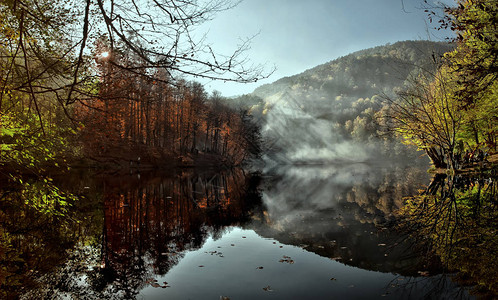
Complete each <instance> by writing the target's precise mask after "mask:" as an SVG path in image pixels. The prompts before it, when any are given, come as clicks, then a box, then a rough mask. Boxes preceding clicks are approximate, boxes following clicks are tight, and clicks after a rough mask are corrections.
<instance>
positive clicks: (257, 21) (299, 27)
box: [197, 0, 454, 96]
mask: <svg viewBox="0 0 498 300" xmlns="http://www.w3.org/2000/svg"><path fill="white" fill-rule="evenodd" d="M444 2H445V3H447V4H451V3H454V2H453V0H444ZM422 4H423V0H307V1H303V0H244V1H242V2H241V3H240V4H239V5H238V6H236V7H235V8H233V9H230V10H228V11H224V12H221V13H219V14H218V15H217V16H216V17H215V18H214V19H213V20H212V21H209V22H206V23H204V24H202V25H201V26H200V27H199V28H198V29H197V32H200V33H207V40H206V42H207V43H208V44H210V45H212V47H213V49H214V50H215V51H216V52H218V53H222V54H231V53H232V52H233V51H234V50H235V49H236V46H237V45H238V44H240V42H241V40H242V39H245V38H249V37H252V36H254V35H256V36H255V37H254V38H253V39H252V41H251V44H250V49H249V50H248V51H246V56H247V58H248V59H249V60H250V64H263V65H265V66H266V67H267V70H271V69H272V68H273V67H276V71H275V72H274V73H273V75H272V76H271V77H269V78H268V79H265V80H261V81H258V82H257V83H250V84H241V83H231V82H222V81H207V80H205V81H201V83H203V84H205V87H206V90H207V91H209V92H212V91H213V90H217V91H220V92H221V93H222V95H224V96H235V95H242V94H248V93H251V92H252V91H253V90H254V89H255V88H257V87H258V86H260V85H262V84H265V83H271V82H274V81H276V80H278V79H280V78H282V77H285V76H291V75H295V74H298V73H301V72H303V71H305V70H307V69H310V68H313V67H315V66H317V65H320V64H323V63H326V62H328V61H331V60H334V59H336V58H338V57H341V56H344V55H347V54H349V53H352V52H354V51H358V50H362V49H366V48H371V47H375V46H379V45H385V44H387V43H395V42H397V41H404V40H427V39H430V40H434V41H442V40H444V38H445V37H446V36H447V34H449V33H448V32H441V31H436V30H432V28H433V27H435V26H436V25H435V24H431V23H429V21H428V18H427V13H425V12H424V10H423V9H422Z"/></svg>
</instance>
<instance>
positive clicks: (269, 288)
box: [263, 286, 273, 292]
mask: <svg viewBox="0 0 498 300" xmlns="http://www.w3.org/2000/svg"><path fill="white" fill-rule="evenodd" d="M263 291H265V292H273V290H272V289H271V287H270V286H266V287H264V288H263Z"/></svg>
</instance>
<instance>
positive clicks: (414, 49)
mask: <svg viewBox="0 0 498 300" xmlns="http://www.w3.org/2000/svg"><path fill="white" fill-rule="evenodd" d="M453 48H454V45H452V44H448V43H440V42H439V43H436V42H430V41H405V42H398V43H395V44H392V45H385V46H379V47H375V48H371V49H366V50H362V51H359V52H355V53H352V54H350V55H347V56H344V57H341V58H338V59H336V60H333V61H331V62H328V63H325V64H323V65H319V66H317V67H315V68H312V69H309V70H307V71H305V72H303V73H301V74H298V75H294V76H291V77H285V78H282V79H279V80H277V81H275V82H274V83H272V84H266V85H263V86H261V87H259V88H257V89H256V90H255V91H254V92H253V93H252V94H250V95H245V96H242V97H239V98H238V99H236V100H235V101H236V102H238V103H240V105H247V106H249V107H250V109H251V112H252V114H253V115H255V116H258V117H259V118H260V120H261V122H262V123H264V124H265V128H264V135H265V137H266V138H267V146H268V147H269V148H270V149H273V150H275V152H281V151H284V152H285V153H286V154H287V155H286V157H285V159H290V160H291V161H309V160H313V161H316V160H330V159H334V160H336V159H342V160H343V159H346V160H347V159H352V160H367V159H371V158H372V157H373V156H374V155H383V156H384V157H386V156H389V157H392V156H395V155H398V154H401V153H404V154H406V148H405V146H404V145H401V144H400V143H398V142H396V143H391V141H392V140H393V138H394V137H393V136H392V135H391V134H386V133H385V132H381V130H380V129H381V126H380V125H381V124H380V123H382V120H381V118H379V117H378V113H379V112H380V111H381V110H382V109H386V101H385V100H386V99H388V98H393V97H394V96H395V95H396V92H397V91H401V90H403V89H405V88H406V87H407V86H409V85H410V82H412V81H413V80H415V78H417V76H418V75H419V74H420V73H421V72H422V70H426V71H430V72H434V71H435V70H436V69H437V61H439V60H440V58H441V57H442V55H443V54H444V53H445V52H448V51H451V50H452V49H453ZM353 148H354V149H355V151H351V150H352V149H353ZM412 153H413V151H412Z"/></svg>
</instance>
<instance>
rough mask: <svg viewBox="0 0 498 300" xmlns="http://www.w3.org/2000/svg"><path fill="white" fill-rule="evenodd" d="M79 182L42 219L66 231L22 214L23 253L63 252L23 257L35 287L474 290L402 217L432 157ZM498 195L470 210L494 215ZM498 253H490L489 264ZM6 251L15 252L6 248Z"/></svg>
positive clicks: (171, 293)
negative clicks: (425, 250)
mask: <svg viewBox="0 0 498 300" xmlns="http://www.w3.org/2000/svg"><path fill="white" fill-rule="evenodd" d="M65 182H66V184H67V185H68V186H70V187H72V188H73V189H74V190H75V191H76V192H75V193H78V194H80V195H81V196H84V198H83V199H82V200H81V201H80V203H78V204H77V206H75V207H74V212H72V213H71V215H70V218H69V219H66V220H64V222H65V223H64V224H66V225H65V226H60V224H61V223H51V222H49V221H47V222H44V223H43V224H42V223H40V225H39V226H38V227H39V228H38V229H37V230H39V232H40V233H43V232H47V233H49V234H50V235H53V237H55V238H53V237H52V238H53V239H51V240H53V243H54V244H53V245H52V244H50V243H51V240H49V239H45V240H40V239H38V240H29V239H27V238H26V236H29V235H32V234H33V233H32V232H30V229H26V227H28V226H27V225H26V224H30V222H34V221H33V220H31V219H30V215H29V214H27V213H21V214H20V215H19V218H21V217H20V216H21V215H24V218H25V219H23V220H24V221H23V222H24V223H21V224H24V225H23V226H24V227H23V228H25V229H26V230H25V231H23V232H20V231H17V232H16V231H15V230H14V229H15V226H14V224H15V222H14V221H13V222H11V223H9V224H11V227H9V230H10V231H9V232H10V234H11V235H12V236H15V237H16V238H17V239H18V240H19V241H20V242H19V243H20V245H22V247H20V248H19V249H20V250H19V252H14V253H17V255H18V256H25V257H26V256H30V257H32V256H34V255H35V254H33V253H38V254H36V255H39V256H38V257H42V255H49V254H46V253H48V251H52V252H53V254H52V255H55V254H57V257H56V259H51V260H48V261H50V263H49V264H48V265H50V266H51V267H49V268H44V269H43V268H40V269H37V268H38V267H37V266H36V265H35V264H29V265H23V267H22V269H23V270H26V269H28V270H29V269H30V268H33V270H34V271H33V272H31V273H30V272H25V271H19V270H17V271H14V272H13V274H24V275H23V276H25V277H24V278H20V279H18V280H19V281H22V282H23V283H24V282H28V281H27V280H26V278H31V279H32V281H33V284H35V283H36V284H37V287H36V288H33V285H30V286H28V287H25V288H24V289H23V290H22V297H21V298H24V299H35V298H36V299H40V298H47V299H50V298H51V297H53V295H58V296H61V297H66V298H71V297H72V298H89V299H106V298H111V299H133V298H141V297H142V298H145V299H163V298H165V297H168V298H172V299H184V298H189V297H190V298H193V299H197V298H209V299H211V298H214V299H218V298H219V297H220V296H229V297H232V299H252V298H254V297H257V298H258V299H265V298H279V299H292V298H299V297H300V298H310V297H311V298H313V299H328V298H330V297H338V298H354V297H366V296H368V298H381V297H384V296H387V295H391V296H394V297H397V298H406V299H419V298H423V297H436V298H440V297H451V298H466V297H468V295H467V294H466V291H465V289H460V288H458V287H457V286H456V285H455V283H453V282H452V281H451V280H450V277H448V276H445V275H438V274H441V273H442V272H443V271H444V270H445V269H444V268H443V267H444V265H441V264H440V261H439V260H438V259H437V258H438V257H439V256H438V255H439V253H438V252H436V253H434V254H435V255H433V256H432V257H433V259H430V260H427V259H426V258H427V256H425V255H421V253H420V252H419V251H414V250H416V249H415V248H414V247H412V246H413V243H414V242H418V240H417V239H416V237H414V239H405V235H404V234H401V233H400V232H399V231H397V230H395V228H394V227H393V226H392V224H396V223H397V222H398V220H399V215H398V214H397V212H399V211H401V212H403V211H404V210H403V207H405V206H404V204H405V200H404V197H408V196H413V195H416V194H418V193H419V190H420V189H422V188H425V186H424V184H426V183H427V182H430V176H429V175H428V174H427V173H426V172H425V169H423V168H417V167H403V166H399V165H398V166H387V165H366V164H352V165H347V166H344V165H343V166H336V165H329V166H300V167H296V166H294V167H284V168H279V169H273V170H270V171H267V172H265V175H263V176H260V175H255V174H246V173H244V171H243V170H232V171H226V172H221V173H219V172H210V171H205V172H201V171H195V170H177V171H176V172H173V171H172V172H171V173H169V174H167V175H165V174H164V173H163V174H141V176H140V178H139V177H138V176H136V175H133V176H108V175H106V176H95V175H91V176H90V177H84V178H83V179H82V176H75V177H74V178H66V180H65ZM487 184H488V185H487V186H485V185H481V187H482V189H480V190H479V189H478V188H477V189H476V190H475V191H476V192H477V193H480V194H481V195H483V194H484V191H488V190H489V189H488V186H493V185H490V183H489V182H488V183H487ZM433 187H434V185H431V186H430V187H429V190H432V189H433ZM474 187H475V186H474ZM485 187H486V188H485ZM492 189H494V191H496V184H495V185H494V187H493V188H492ZM462 191H463V189H462ZM479 191H480V192H479ZM472 193H473V194H475V192H472ZM473 194H472V195H473ZM413 199H416V198H413ZM490 199H492V197H491V198H490ZM490 201H491V200H489V201H488V200H487V202H486V203H487V204H483V205H481V208H479V209H480V210H479V212H478V211H477V210H475V208H474V207H473V208H472V209H471V210H469V211H472V212H474V213H477V214H478V215H479V216H481V212H482V211H483V210H484V211H485V210H486V209H487V208H486V209H483V208H484V207H487V206H489V203H491V202H492V201H491V202H490ZM481 203H484V202H482V201H481ZM493 203H494V202H493ZM494 204H496V203H494ZM408 207H417V206H416V203H415V202H413V205H412V206H410V205H409V206H408ZM400 209H401V210H400ZM410 211H411V210H410ZM33 216H34V218H35V219H36V218H39V217H37V216H36V215H33ZM405 216H408V214H405ZM19 218H18V219H19ZM14 220H15V219H14ZM404 220H405V221H406V223H405V224H408V222H411V221H413V220H412V219H410V218H408V217H406V218H404ZM483 220H484V219H483ZM486 220H487V221H486V222H488V223H489V222H491V221H490V220H491V219H489V220H488V219H486ZM72 221H77V222H72ZM488 223H486V224H488ZM33 224H38V223H36V222H35V223H33ZM489 224H491V223H489ZM489 224H488V225H487V226H488V229H490V228H493V227H491V225H489ZM417 226H419V225H417ZM3 228H5V227H3ZM493 230H494V229H493ZM35 232H36V231H35ZM492 232H494V231H492ZM52 233H53V234H52ZM487 237H489V234H488V235H487ZM490 239H491V238H490ZM40 241H42V242H43V243H41V242H40ZM64 241H67V242H64ZM495 242H496V241H495ZM494 245H495V244H494ZM45 246H47V247H46V249H44V248H43V247H45ZM37 247H38V250H36V251H33V249H37ZM30 249H31V250H30ZM54 249H57V250H54ZM469 249H470V250H469V251H471V250H472V249H473V248H472V247H470V248H469ZM486 249H488V250H489V251H491V250H492V249H496V247H495V246H491V247H488V248H486ZM30 251H31V252H30ZM11 253H12V252H11ZM484 254H485V253H482V255H484ZM469 255H471V254H469ZM47 257H50V256H47ZM494 257H495V256H493V255H491V254H489V261H488V263H491V259H492V258H494ZM0 259H2V261H6V260H8V259H9V258H6V256H5V255H4V254H2V253H0ZM42 260H43V259H42ZM446 261H449V260H444V259H443V262H446ZM291 262H292V263H291ZM448 265H449V263H448ZM492 275H494V274H492ZM459 280H460V279H459ZM19 286H20V284H18V285H16V287H19ZM303 286H304V287H305V288H304V289H303V288H302V287H303ZM268 287H269V288H268ZM11 290H15V288H14V289H11Z"/></svg>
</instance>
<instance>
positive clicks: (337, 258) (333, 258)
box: [331, 256, 342, 260]
mask: <svg viewBox="0 0 498 300" xmlns="http://www.w3.org/2000/svg"><path fill="white" fill-rule="evenodd" d="M331 259H332V260H342V257H340V256H337V257H332V258H331Z"/></svg>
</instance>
